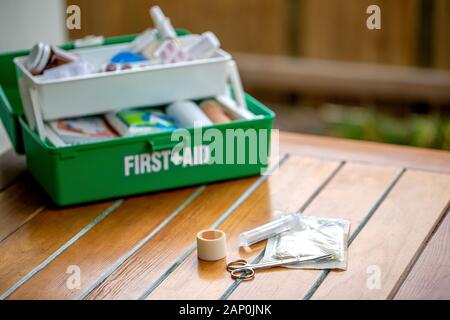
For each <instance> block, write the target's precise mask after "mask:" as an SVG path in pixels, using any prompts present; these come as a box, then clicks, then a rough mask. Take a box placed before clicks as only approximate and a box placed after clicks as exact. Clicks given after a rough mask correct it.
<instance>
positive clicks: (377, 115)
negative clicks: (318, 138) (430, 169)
mask: <svg viewBox="0 0 450 320" xmlns="http://www.w3.org/2000/svg"><path fill="white" fill-rule="evenodd" d="M321 118H322V120H323V121H324V122H325V123H326V128H327V129H326V130H327V131H328V132H327V134H329V135H332V136H336V137H341V138H349V139H359V140H370V141H379V142H385V143H392V144H401V145H411V146H417V147H424V148H436V149H445V150H450V116H449V115H441V114H439V113H431V114H426V115H423V114H414V113H413V114H409V115H407V116H404V117H400V116H394V115H391V114H388V113H385V112H382V111H379V110H378V109H377V108H375V107H367V108H362V107H354V108H353V107H348V106H339V105H327V106H324V107H323V108H322V110H321Z"/></svg>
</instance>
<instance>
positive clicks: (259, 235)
mask: <svg viewBox="0 0 450 320" xmlns="http://www.w3.org/2000/svg"><path fill="white" fill-rule="evenodd" d="M297 217H298V216H297V215H295V214H291V215H286V216H283V217H281V218H279V219H277V220H274V221H271V222H269V223H267V224H264V225H262V226H259V227H257V228H255V229H252V230H249V231H246V232H243V233H241V234H240V235H239V240H240V245H241V247H248V246H251V245H252V244H254V243H257V242H259V241H262V240H265V239H269V238H272V237H274V236H276V235H278V234H280V233H282V232H285V231H288V230H290V229H292V228H293V226H294V225H295V223H296V221H297Z"/></svg>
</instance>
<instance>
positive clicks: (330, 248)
mask: <svg viewBox="0 0 450 320" xmlns="http://www.w3.org/2000/svg"><path fill="white" fill-rule="evenodd" d="M349 231H350V222H349V221H346V220H340V219H325V218H318V217H311V216H304V215H300V216H298V220H297V223H296V224H295V225H294V226H293V228H292V229H291V230H289V231H287V232H284V233H283V234H279V235H278V236H276V237H273V238H271V239H270V240H269V241H268V243H267V246H266V251H265V254H264V257H263V260H262V262H269V261H276V260H282V259H289V258H300V257H307V256H315V255H324V254H333V256H334V258H333V259H330V260H329V261H322V262H313V263H302V264H292V265H289V266H286V268H297V269H342V270H346V269H347V248H348V235H349Z"/></svg>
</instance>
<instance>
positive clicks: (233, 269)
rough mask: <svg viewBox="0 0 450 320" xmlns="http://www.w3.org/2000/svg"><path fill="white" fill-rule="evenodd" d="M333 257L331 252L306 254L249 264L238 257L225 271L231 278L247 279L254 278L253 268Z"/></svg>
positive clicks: (267, 267)
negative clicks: (300, 256)
mask: <svg viewBox="0 0 450 320" xmlns="http://www.w3.org/2000/svg"><path fill="white" fill-rule="evenodd" d="M333 257H334V255H332V254H326V255H321V256H307V257H302V258H292V259H284V260H279V261H269V262H263V263H256V264H250V263H248V262H247V260H244V259H239V260H235V261H232V262H230V263H228V264H227V271H228V272H230V274H231V278H233V279H239V280H244V281H248V280H253V279H254V278H255V270H258V269H269V268H274V267H281V266H286V265H290V264H296V263H302V262H318V261H326V260H330V259H332V258H333Z"/></svg>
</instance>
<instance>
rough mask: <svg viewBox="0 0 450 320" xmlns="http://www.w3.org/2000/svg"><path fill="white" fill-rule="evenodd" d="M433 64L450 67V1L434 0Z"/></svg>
mask: <svg viewBox="0 0 450 320" xmlns="http://www.w3.org/2000/svg"><path fill="white" fill-rule="evenodd" d="M434 2H435V5H434V17H433V23H434V25H433V31H434V35H433V50H432V53H433V66H434V67H435V68H439V69H447V70H449V69H450V41H449V40H448V39H450V1H448V0H434Z"/></svg>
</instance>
